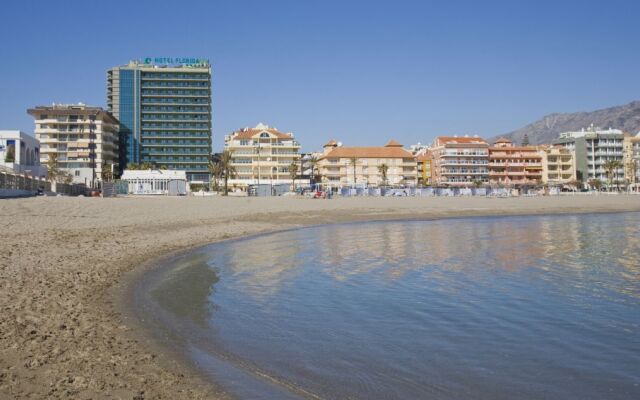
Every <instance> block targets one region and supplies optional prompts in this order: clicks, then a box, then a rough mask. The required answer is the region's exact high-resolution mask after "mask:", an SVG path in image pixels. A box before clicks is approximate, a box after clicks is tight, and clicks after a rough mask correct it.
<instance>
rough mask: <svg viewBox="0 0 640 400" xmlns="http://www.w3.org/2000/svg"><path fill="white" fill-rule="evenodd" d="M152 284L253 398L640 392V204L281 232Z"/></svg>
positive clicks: (226, 249) (175, 269)
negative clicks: (622, 210) (622, 209)
mask: <svg viewBox="0 0 640 400" xmlns="http://www.w3.org/2000/svg"><path fill="white" fill-rule="evenodd" d="M149 292H150V293H151V294H152V297H153V299H154V301H155V302H156V303H157V304H158V305H159V307H160V308H161V309H162V310H164V312H166V313H167V314H168V315H172V318H173V321H174V322H175V325H176V326H180V329H179V330H175V331H174V332H177V334H178V336H180V337H181V338H182V340H183V344H185V345H186V346H187V348H189V349H190V350H189V354H190V355H191V356H192V357H193V359H194V360H196V361H197V362H198V363H200V365H201V366H202V367H203V368H205V369H206V368H207V366H209V367H210V368H211V369H212V373H213V374H215V370H216V369H218V370H220V369H221V367H220V363H221V362H224V363H226V364H228V365H233V366H235V367H234V368H236V369H241V370H243V371H245V372H246V374H245V375H243V376H244V377H240V376H239V375H237V374H236V375H234V373H232V372H230V373H229V374H227V375H225V374H224V373H222V376H220V375H218V376H217V377H216V379H217V380H220V379H222V380H223V382H222V384H223V386H224V384H225V382H224V380H227V381H228V382H227V383H228V384H229V386H228V387H229V388H230V390H231V391H232V392H233V391H236V392H237V393H238V394H239V396H240V397H243V396H244V397H247V398H284V397H286V396H284V395H283V393H293V394H292V396H293V397H292V398H295V397H296V396H298V397H301V398H305V397H307V398H321V399H513V398H518V399H639V398H640V213H627V214H601V215H575V216H561V217H558V216H554V217H507V218H470V219H453V220H440V221H422V222H384V223H364V224H346V225H337V226H324V227H317V228H310V229H301V230H295V231H289V232H284V233H277V234H269V235H264V236H259V237H255V238H250V239H247V240H240V241H233V242H228V243H223V244H217V245H212V246H209V247H207V248H206V249H204V250H201V251H198V252H196V253H194V254H191V255H189V256H188V257H185V258H182V259H179V260H176V261H175V262H174V264H173V265H172V267H171V268H170V269H168V270H167V272H166V273H164V274H163V276H162V278H161V279H158V280H157V282H155V283H154V284H153V285H152V287H151V288H150V289H149ZM195 331H198V333H197V334H194V333H193V332H195ZM185 338H187V339H185ZM210 357H213V358H212V359H213V360H218V361H211V360H212V359H210ZM207 360H208V361H207ZM221 360H222V361H221ZM218 373H220V372H219V371H218ZM246 375H252V376H254V377H258V378H257V379H258V380H259V381H263V382H268V386H270V387H271V388H274V387H279V388H281V389H277V390H282V391H281V392H278V391H277V390H276V391H274V392H271V391H270V389H265V388H263V387H260V386H259V385H258V386H255V387H254V391H253V392H247V393H242V389H239V388H242V387H250V386H251V384H250V383H248V382H247V381H246ZM234 382H235V386H234ZM238 382H240V383H238ZM234 388H235V389H234ZM282 388H284V389H282ZM236 389H237V390H236Z"/></svg>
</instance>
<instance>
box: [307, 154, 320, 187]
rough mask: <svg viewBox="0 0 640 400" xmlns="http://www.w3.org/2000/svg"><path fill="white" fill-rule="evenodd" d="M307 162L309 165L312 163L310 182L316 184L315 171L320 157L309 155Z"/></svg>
mask: <svg viewBox="0 0 640 400" xmlns="http://www.w3.org/2000/svg"><path fill="white" fill-rule="evenodd" d="M307 162H308V163H309V165H311V181H310V182H309V183H311V184H314V183H315V182H316V175H315V171H316V166H317V165H318V157H316V156H311V157H309V160H307Z"/></svg>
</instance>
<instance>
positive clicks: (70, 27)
mask: <svg viewBox="0 0 640 400" xmlns="http://www.w3.org/2000/svg"><path fill="white" fill-rule="evenodd" d="M638 15H640V2H637V1H607V2H602V1H598V2H595V1H593V2H591V1H493V2H492V1H455V0H454V1H402V0H396V1H377V2H376V1H348V0H344V1H328V0H325V1H311V0H309V1H302V0H298V1H293V0H292V1H246V0H245V1H224V2H223V1H182V2H177V1H173V2H164V1H133V0H129V1H126V2H124V1H122V2H121V1H109V2H104V1H63V2H51V1H46V2H45V1H41V2H37V1H11V2H5V3H3V8H2V24H0V35H1V36H0V37H1V41H0V57H1V62H0V129H21V130H24V131H26V132H29V133H31V132H33V121H32V119H31V117H29V116H28V115H27V114H26V109H27V108H28V107H31V106H35V105H43V104H51V103H52V102H56V103H63V102H79V101H82V102H85V103H88V104H92V105H101V106H106V99H105V92H106V88H105V87H106V83H105V75H106V70H107V69H108V68H109V67H112V66H115V65H121V64H126V63H127V61H128V60H130V59H139V58H143V57H202V58H209V59H210V60H211V62H212V65H213V107H214V108H213V119H214V149H216V150H217V149H220V148H221V147H222V141H223V136H224V135H225V134H228V133H230V132H231V131H233V130H235V129H237V128H240V127H244V126H253V125H255V124H257V123H258V122H264V123H268V124H270V125H272V126H276V127H277V128H278V129H280V130H283V131H287V132H289V131H291V132H294V133H295V134H296V136H297V137H298V139H299V140H300V141H301V142H302V144H303V147H304V149H305V150H313V149H319V148H320V146H321V145H322V144H323V143H325V142H326V141H327V140H328V139H329V138H336V139H338V140H340V141H342V142H344V143H345V145H365V144H368V145H378V144H384V143H385V142H386V141H387V140H388V139H389V138H396V139H397V140H399V141H400V142H401V143H403V144H405V145H407V146H408V145H409V144H412V143H415V142H418V141H420V142H422V143H427V142H430V141H431V140H432V139H433V138H434V137H435V136H437V135H442V134H479V135H481V136H486V137H490V136H494V135H498V134H502V133H506V132H509V131H511V130H514V129H517V128H519V127H521V126H523V125H525V124H527V123H529V122H533V121H534V120H536V119H538V118H540V117H542V116H543V115H545V114H548V113H551V112H573V111H590V110H594V109H598V108H604V107H608V106H613V105H619V104H624V103H627V102H629V101H632V100H637V99H640V79H638V78H639V76H640V74H639V71H640V24H639V23H638V19H637V18H638Z"/></svg>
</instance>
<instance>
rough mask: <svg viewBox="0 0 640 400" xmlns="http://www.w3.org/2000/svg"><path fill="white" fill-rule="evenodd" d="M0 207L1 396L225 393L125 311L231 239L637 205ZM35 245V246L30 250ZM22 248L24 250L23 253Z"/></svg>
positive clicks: (72, 203)
mask: <svg viewBox="0 0 640 400" xmlns="http://www.w3.org/2000/svg"><path fill="white" fill-rule="evenodd" d="M176 206H178V207H176ZM180 206H182V207H180ZM0 210H1V211H2V215H3V216H5V217H4V218H3V220H2V226H3V228H4V229H5V232H10V231H12V230H11V229H9V228H10V227H12V226H14V227H16V229H17V230H18V232H16V233H14V236H15V237H13V236H12V237H8V238H7V239H6V240H3V248H2V250H3V258H0V267H1V269H0V274H1V275H0V278H2V281H1V282H2V283H1V284H0V285H1V286H0V289H2V290H1V291H0V292H2V293H4V295H3V298H2V300H5V301H4V304H7V306H6V307H5V309H4V315H3V317H2V321H1V325H0V328H2V330H3V331H4V332H7V333H6V334H4V335H2V337H0V344H2V345H3V347H4V348H6V349H7V350H4V351H2V353H0V356H1V357H0V360H4V361H0V363H1V364H0V368H1V369H0V394H6V395H7V396H8V397H14V398H22V397H28V396H34V395H35V396H40V397H51V398H56V397H58V398H59V397H69V396H71V397H79V398H85V397H93V398H96V397H98V398H103V397H105V395H108V396H110V397H116V398H117V397H124V398H127V397H128V398H132V397H135V396H139V398H149V397H150V398H227V396H226V395H225V394H224V393H222V391H221V390H220V388H218V387H216V386H215V385H213V384H211V383H210V382H209V381H208V380H205V379H203V377H202V376H201V375H197V374H193V371H194V369H195V368H193V367H191V366H190V365H186V363H184V361H183V360H179V359H176V358H175V357H174V356H175V354H172V353H171V352H170V351H169V349H165V348H162V346H161V344H160V343H157V342H155V340H154V339H152V338H151V337H150V336H149V335H148V332H146V331H145V330H144V329H143V328H142V327H141V326H140V325H139V324H140V323H141V322H140V321H137V322H136V321H135V320H134V319H133V318H132V317H131V314H127V311H126V310H125V308H126V306H127V303H128V301H127V297H126V296H125V295H124V294H125V291H126V288H131V286H130V285H131V284H132V282H134V281H135V280H136V279H139V278H140V277H142V276H143V275H144V274H145V273H148V272H149V271H150V270H152V269H153V268H154V266H156V267H157V266H158V264H159V261H161V260H167V259H170V258H172V257H176V256H178V255H180V254H184V253H186V252H189V251H193V250H194V249H195V248H197V247H203V246H206V245H209V244H212V243H217V242H220V241H224V240H229V239H232V240H238V239H242V238H246V237H249V236H253V235H256V234H266V233H272V232H276V231H283V230H288V229H297V228H302V227H309V226H314V225H325V224H334V223H337V222H343V223H349V222H364V221H390V220H418V219H420V220H435V219H443V218H463V217H472V216H478V217H486V216H511V215H513V216H515V215H521V216H522V215H554V214H583V213H601V212H605V213H606V212H634V211H640V198H637V197H636V196H606V197H605V196H602V197H595V198H591V197H590V198H573V197H558V198H515V199H484V198H480V199H468V198H445V199H431V198H398V199H396V198H391V199H388V198H381V199H365V200H363V199H334V200H330V201H323V200H310V199H296V198H274V199H265V200H263V199H234V198H231V199H227V198H223V199H215V198H214V199H208V198H205V199H199V198H178V199H172V198H162V199H83V198H75V199H74V198H66V199H60V198H57V199H29V200H23V199H17V200H5V201H4V202H2V203H0ZM167 212H169V214H171V215H169V216H168V215H167ZM78 214H80V215H78ZM25 221H26V222H25ZM74 222H75V223H74ZM21 223H23V224H21ZM96 225H98V227H96ZM33 238H36V239H35V240H36V243H37V244H38V246H33V248H29V247H28V246H29V244H30V243H32V242H31V240H33ZM74 245H75V246H74ZM20 246H27V247H23V249H24V248H29V252H28V253H27V254H25V252H24V250H23V251H22V252H21V254H17V253H18V252H16V249H17V248H20ZM11 249H14V251H11ZM70 251H75V252H83V251H84V252H86V253H87V254H92V255H93V257H92V258H95V259H92V258H89V259H88V258H86V257H83V256H80V255H78V254H75V253H72V254H69V252H70ZM51 253H53V254H51ZM83 254H84V253H83ZM21 255H22V256H21ZM9 293H17V294H16V295H15V296H14V297H15V298H13V299H12V298H11V297H10V296H9ZM60 299H61V300H60ZM42 303H44V304H51V307H44V306H43V304H42ZM69 316H72V317H71V318H69ZM63 326H64V328H63ZM34 331H35V333H31V332H34ZM68 331H71V334H68V333H69V332H68ZM21 336H25V337H24V338H22V340H21ZM87 371H92V372H91V373H87Z"/></svg>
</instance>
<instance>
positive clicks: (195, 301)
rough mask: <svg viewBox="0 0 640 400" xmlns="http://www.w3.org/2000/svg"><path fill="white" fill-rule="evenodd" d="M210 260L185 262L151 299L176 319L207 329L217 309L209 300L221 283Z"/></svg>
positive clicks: (200, 258)
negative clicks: (216, 285)
mask: <svg viewBox="0 0 640 400" xmlns="http://www.w3.org/2000/svg"><path fill="white" fill-rule="evenodd" d="M207 259H208V257H207V255H206V254H195V255H192V256H188V257H185V258H183V259H181V260H180V262H179V264H178V265H177V266H176V267H175V268H173V269H172V270H171V271H170V272H169V273H168V274H167V275H166V276H165V278H164V279H163V280H162V281H161V282H160V283H159V284H158V285H157V286H156V287H154V288H153V289H152V290H151V293H150V294H151V297H152V298H153V299H154V300H155V301H156V302H157V303H158V304H159V305H160V306H161V307H162V308H163V309H165V310H167V311H169V312H171V313H173V314H174V315H179V316H182V317H187V318H189V319H190V320H191V321H193V322H195V323H197V324H198V325H200V326H204V325H206V323H207V321H208V320H209V318H210V317H211V312H212V308H213V305H212V304H211V303H210V302H209V301H208V298H209V296H210V295H211V294H212V293H213V288H214V285H215V284H216V282H218V275H217V274H216V271H215V270H214V269H212V268H210V267H209V266H208V265H207Z"/></svg>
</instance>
